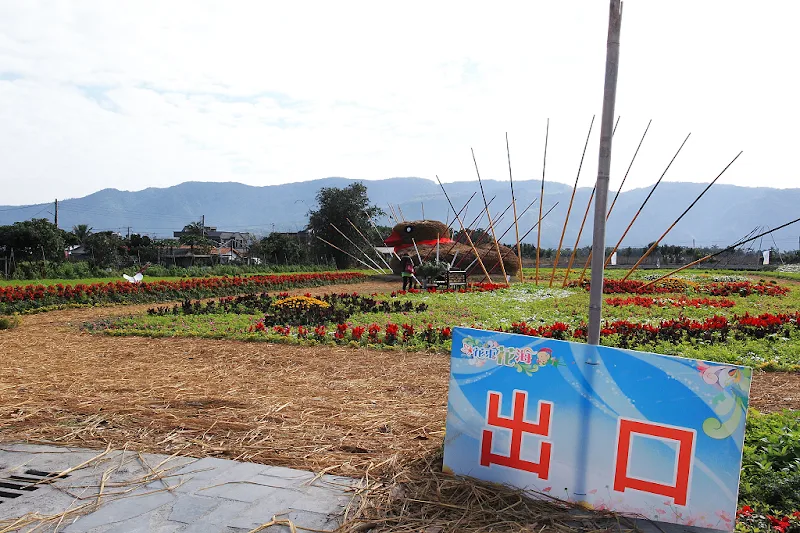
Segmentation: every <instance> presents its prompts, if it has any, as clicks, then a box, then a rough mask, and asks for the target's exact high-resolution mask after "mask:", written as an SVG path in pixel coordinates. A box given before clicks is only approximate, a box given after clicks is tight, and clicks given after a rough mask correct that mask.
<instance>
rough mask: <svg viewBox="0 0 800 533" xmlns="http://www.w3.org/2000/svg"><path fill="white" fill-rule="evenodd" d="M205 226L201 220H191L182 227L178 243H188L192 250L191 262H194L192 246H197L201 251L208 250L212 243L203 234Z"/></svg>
mask: <svg viewBox="0 0 800 533" xmlns="http://www.w3.org/2000/svg"><path fill="white" fill-rule="evenodd" d="M205 233H206V232H205V227H203V223H202V222H192V223H191V224H187V225H186V226H184V227H183V233H182V234H181V236H180V239H179V240H180V243H181V244H184V245H189V248H190V249H191V251H192V264H194V248H195V246H197V247H198V248H199V249H200V250H201V251H203V252H208V250H210V249H211V247H212V246H213V245H214V242H213V241H212V240H211V239H209V238H207V237H206V236H205Z"/></svg>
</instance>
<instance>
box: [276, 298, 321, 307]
mask: <svg viewBox="0 0 800 533" xmlns="http://www.w3.org/2000/svg"><path fill="white" fill-rule="evenodd" d="M274 305H275V306H276V307H284V308H292V309H310V308H312V307H321V308H326V307H330V304H329V303H328V302H323V301H322V300H319V299H317V298H312V297H310V296H290V297H288V298H284V299H283V300H278V301H277V302H275V304H274Z"/></svg>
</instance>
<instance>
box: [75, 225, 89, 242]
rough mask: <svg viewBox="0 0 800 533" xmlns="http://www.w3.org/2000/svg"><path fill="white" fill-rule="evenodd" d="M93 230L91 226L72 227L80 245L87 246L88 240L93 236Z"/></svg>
mask: <svg viewBox="0 0 800 533" xmlns="http://www.w3.org/2000/svg"><path fill="white" fill-rule="evenodd" d="M92 229H93V228H90V227H89V224H78V225H77V226H72V234H73V235H75V237H76V238H77V239H78V244H80V245H85V244H86V239H87V238H88V237H89V235H91V234H92Z"/></svg>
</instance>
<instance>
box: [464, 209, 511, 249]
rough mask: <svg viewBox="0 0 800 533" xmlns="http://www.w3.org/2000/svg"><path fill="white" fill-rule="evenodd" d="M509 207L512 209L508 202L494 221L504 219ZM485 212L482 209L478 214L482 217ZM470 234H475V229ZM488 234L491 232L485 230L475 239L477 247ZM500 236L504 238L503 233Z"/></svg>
mask: <svg viewBox="0 0 800 533" xmlns="http://www.w3.org/2000/svg"><path fill="white" fill-rule="evenodd" d="M491 203H492V202H491V201H490V202H489V205H491ZM509 209H511V204H508V206H507V207H506V208H505V209H504V210H503V212H502V213H500V216H498V217H497V218H496V219H494V223H495V224H497V223H499V222H500V221H501V220H502V219H503V217H504V216H505V214H506V213H507V212H508V210H509ZM483 213H484V212H483V211H481V213H480V215H478V216H479V217H480V216H482V215H483ZM470 235H474V231H472V232H471V233H470ZM488 236H489V234H488V233H487V232H485V231H484V232H483V233H481V234H480V236H479V237H478V238H477V239H476V240H475V241H474V242H475V247H476V248H477V247H478V246H480V245H481V244H483V242H484V241H485V240H486V238H487V237H488ZM500 238H501V239H502V238H503V236H502V235H501V236H500ZM459 264H460V262H459Z"/></svg>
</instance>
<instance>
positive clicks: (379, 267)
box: [330, 222, 391, 274]
mask: <svg viewBox="0 0 800 533" xmlns="http://www.w3.org/2000/svg"><path fill="white" fill-rule="evenodd" d="M330 225H331V227H332V228H333V229H335V230H336V231H338V232H339V235H341V236H342V237H344V238H345V239H347V241H348V242H349V243H350V244H352V245H353V246H354V247H355V249H356V250H358V251H359V252H361V253H362V254H363V255H364V257H366V258H367V259H369V261H370V262H371V263H372V264H373V265H375V266H376V267H377V268H378V270H379V271H380V272H381V274H385V272H384V271H383V268H381V266H380V265H379V264H378V262H377V261H375V260H374V259H372V258H371V257H370V256H369V255H367V252H365V251H364V250H362V249H361V248H359V247H358V245H357V244H356V243H354V242H353V240H352V239H351V238H350V237H348V236H347V235H345V234H344V233H343V232H342V230H340V229H339V228H337V227H336V226H335V225H334V224H333V222H331V223H330ZM390 270H391V269H390Z"/></svg>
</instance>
